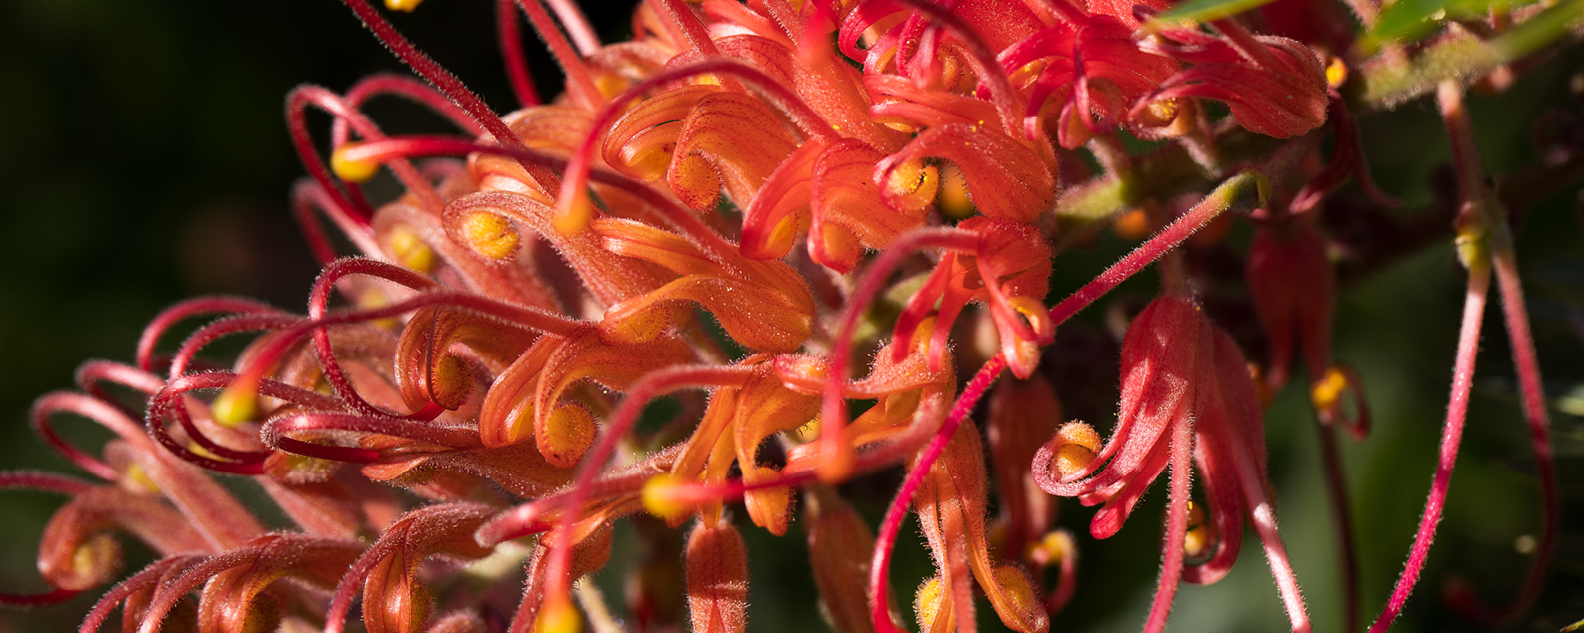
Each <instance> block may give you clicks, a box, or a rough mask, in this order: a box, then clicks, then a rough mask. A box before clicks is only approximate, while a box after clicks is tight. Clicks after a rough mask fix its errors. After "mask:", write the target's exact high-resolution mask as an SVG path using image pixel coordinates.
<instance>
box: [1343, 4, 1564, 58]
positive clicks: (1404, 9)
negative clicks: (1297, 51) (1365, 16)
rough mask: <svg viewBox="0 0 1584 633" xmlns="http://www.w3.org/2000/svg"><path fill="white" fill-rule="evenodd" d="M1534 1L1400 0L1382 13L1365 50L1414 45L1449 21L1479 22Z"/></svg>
mask: <svg viewBox="0 0 1584 633" xmlns="http://www.w3.org/2000/svg"><path fill="white" fill-rule="evenodd" d="M1533 1H1534V0H1397V1H1396V2H1393V3H1391V4H1390V5H1387V6H1386V8H1384V9H1382V10H1381V14H1380V19H1379V20H1377V21H1376V22H1375V28H1374V29H1372V30H1371V31H1370V32H1369V34H1367V35H1366V36H1365V46H1367V47H1371V48H1373V47H1374V46H1376V45H1379V44H1380V43H1382V42H1385V41H1388V40H1400V41H1403V42H1412V41H1414V40H1417V39H1419V38H1421V37H1424V36H1426V35H1428V34H1430V32H1432V31H1434V30H1435V29H1436V28H1437V27H1439V26H1441V24H1442V23H1444V22H1445V21H1446V20H1448V19H1478V18H1483V17H1486V16H1488V15H1490V13H1491V11H1492V10H1493V9H1511V8H1513V7H1520V6H1523V5H1526V4H1532V3H1533Z"/></svg>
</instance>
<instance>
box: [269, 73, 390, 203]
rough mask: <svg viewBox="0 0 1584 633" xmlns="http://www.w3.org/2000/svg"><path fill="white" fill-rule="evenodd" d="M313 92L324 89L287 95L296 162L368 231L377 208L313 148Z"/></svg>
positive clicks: (299, 90) (303, 89) (288, 128)
mask: <svg viewBox="0 0 1584 633" xmlns="http://www.w3.org/2000/svg"><path fill="white" fill-rule="evenodd" d="M310 89H312V90H323V88H319V87H318V86H299V87H298V88H297V89H295V90H292V91H291V92H290V93H287V95H286V132H287V134H288V135H289V136H291V142H292V148H293V149H295V150H297V160H300V161H302V164H303V167H305V168H307V169H308V175H309V176H310V177H312V178H313V179H314V182H317V183H319V187H320V188H322V189H324V192H325V195H328V196H330V200H331V201H332V202H333V203H334V206H335V207H337V208H341V209H346V210H347V215H348V217H350V218H351V219H352V220H353V221H354V222H356V223H357V225H358V226H359V227H362V228H363V230H367V229H368V226H369V220H370V218H372V217H374V209H373V208H372V207H370V206H369V203H368V200H366V199H364V197H363V194H362V191H361V190H359V189H358V188H357V186H356V185H352V184H349V183H342V182H340V181H339V180H337V179H336V177H335V175H334V174H332V173H330V167H329V166H327V165H325V162H324V159H323V158H321V157H320V156H319V150H318V148H316V147H314V140H313V134H312V133H311V132H309V131H308V117H307V114H308V103H309V99H308V93H307V92H306V91H307V90H310ZM333 114H334V113H332V115H333Z"/></svg>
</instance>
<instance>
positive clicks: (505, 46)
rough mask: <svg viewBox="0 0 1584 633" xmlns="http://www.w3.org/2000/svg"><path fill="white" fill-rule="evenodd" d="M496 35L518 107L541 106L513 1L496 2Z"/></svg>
mask: <svg viewBox="0 0 1584 633" xmlns="http://www.w3.org/2000/svg"><path fill="white" fill-rule="evenodd" d="M495 34H496V37H497V38H498V39H499V40H500V49H501V57H502V58H504V59H505V60H506V79H507V80H508V81H510V82H511V87H512V94H513V95H515V96H516V97H517V105H519V106H522V107H524V108H527V107H532V106H536V105H539V104H540V103H541V101H540V99H539V91H538V90H536V89H535V88H534V85H533V75H532V74H530V73H529V72H528V58H527V57H526V56H524V55H523V47H522V33H521V31H520V30H519V28H518V26H517V10H516V7H515V5H514V4H513V1H512V0H495Z"/></svg>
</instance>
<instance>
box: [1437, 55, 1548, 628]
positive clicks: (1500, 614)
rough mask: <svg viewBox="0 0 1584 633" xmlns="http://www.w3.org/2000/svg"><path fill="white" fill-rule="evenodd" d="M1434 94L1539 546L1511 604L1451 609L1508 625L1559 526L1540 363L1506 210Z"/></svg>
mask: <svg viewBox="0 0 1584 633" xmlns="http://www.w3.org/2000/svg"><path fill="white" fill-rule="evenodd" d="M1436 96H1437V101H1438V103H1439V104H1440V106H1441V115H1442V118H1443V119H1444V120H1445V121H1446V127H1447V133H1448V136H1449V138H1450V140H1451V142H1452V151H1453V156H1454V160H1455V162H1456V163H1457V170H1458V176H1459V181H1460V182H1461V183H1462V185H1463V188H1464V196H1465V198H1467V199H1468V200H1470V201H1472V202H1474V203H1475V204H1474V209H1475V211H1477V212H1478V213H1479V214H1480V217H1479V223H1480V225H1481V228H1483V229H1484V231H1485V233H1486V235H1487V236H1488V238H1487V241H1488V244H1489V253H1490V254H1489V263H1490V265H1493V267H1494V269H1495V273H1496V284H1497V289H1498V290H1499V291H1500V293H1501V304H1502V316H1503V317H1504V321H1505V323H1506V326H1507V338H1508V342H1509V343H1510V344H1511V345H1512V355H1513V366H1514V368H1515V369H1516V370H1517V372H1518V388H1519V391H1520V396H1521V402H1522V407H1523V414H1524V419H1525V421H1526V422H1527V424H1528V427H1529V438H1530V443H1531V445H1532V446H1533V449H1534V453H1535V467H1536V470H1537V471H1538V475H1539V478H1540V493H1541V497H1542V504H1543V510H1542V512H1543V519H1542V521H1543V526H1542V531H1541V536H1540V543H1539V548H1538V550H1537V551H1536V553H1535V557H1534V560H1533V561H1532V562H1531V563H1530V567H1529V573H1528V575H1527V576H1526V577H1525V578H1524V583H1523V585H1522V587H1521V588H1520V589H1519V591H1518V595H1517V597H1516V598H1515V599H1514V601H1513V604H1512V605H1510V606H1509V607H1507V608H1506V609H1503V610H1492V609H1490V608H1489V607H1486V606H1485V605H1483V604H1478V602H1477V600H1475V602H1476V604H1473V605H1457V606H1460V607H1461V610H1463V611H1465V613H1466V614H1467V615H1470V616H1472V617H1474V618H1475V619H1478V620H1482V621H1484V622H1485V623H1489V624H1493V625H1498V626H1500V625H1506V624H1511V623H1512V622H1513V621H1514V620H1516V619H1517V618H1518V617H1520V616H1522V615H1523V614H1524V613H1526V612H1528V610H1529V609H1530V608H1531V607H1532V606H1534V602H1535V600H1536V599H1537V598H1538V597H1539V593H1540V588H1541V585H1542V584H1544V580H1545V573H1546V568H1547V567H1548V566H1549V564H1550V561H1551V557H1552V556H1553V555H1554V553H1555V551H1556V540H1557V531H1558V529H1559V528H1560V522H1561V518H1560V511H1561V508H1560V501H1559V499H1558V495H1557V474H1556V463H1555V456H1554V453H1553V450H1552V447H1551V437H1550V425H1551V422H1550V417H1549V414H1548V413H1547V412H1546V403H1545V388H1544V386H1543V383H1542V381H1541V378H1540V362H1539V359H1538V357H1537V355H1536V353H1535V345H1534V336H1533V334H1532V333H1531V332H1530V329H1529V313H1528V310H1527V308H1526V307H1525V305H1524V295H1523V284H1522V282H1521V280H1520V278H1519V276H1518V258H1517V253H1516V252H1515V249H1514V246H1513V236H1512V231H1511V229H1510V228H1509V227H1508V224H1507V218H1506V210H1505V209H1504V208H1502V207H1501V203H1500V202H1499V201H1498V200H1497V198H1496V195H1495V192H1493V191H1491V190H1490V188H1489V187H1488V186H1487V185H1486V184H1485V171H1484V165H1483V162H1482V160H1481V159H1480V154H1479V147H1478V145H1476V144H1475V141H1474V130H1473V126H1472V125H1471V124H1470V122H1469V118H1468V111H1467V110H1466V109H1465V108H1464V106H1463V91H1462V89H1461V88H1459V87H1457V86H1455V85H1453V84H1451V83H1443V84H1441V86H1440V87H1439V89H1438V90H1437V93H1436ZM1470 598H1471V599H1472V598H1473V596H1472V595H1471V596H1470Z"/></svg>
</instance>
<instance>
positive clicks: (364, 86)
mask: <svg viewBox="0 0 1584 633" xmlns="http://www.w3.org/2000/svg"><path fill="white" fill-rule="evenodd" d="M379 95H391V96H397V97H401V98H403V99H406V100H408V101H411V102H413V103H416V104H418V105H421V106H424V107H426V108H429V109H430V110H433V111H434V112H435V114H439V115H440V116H442V117H445V119H446V120H447V121H450V122H451V124H452V125H455V126H457V128H459V129H461V130H462V131H464V132H467V133H468V134H472V135H474V136H477V135H480V134H483V133H484V128H483V127H480V126H479V124H478V121H474V120H473V117H470V116H468V113H467V111H466V110H463V109H462V108H460V107H458V106H457V104H455V103H452V102H451V100H450V99H447V98H446V97H445V95H443V94H440V93H438V92H435V89H434V87H433V86H430V85H429V84H426V83H424V82H422V81H418V80H417V79H414V78H412V77H409V76H407V75H398V74H394V73H379V74H376V75H370V76H368V77H364V78H362V79H360V80H358V82H357V83H355V84H352V88H351V89H350V90H347V92H346V96H344V97H342V99H344V100H345V101H346V103H347V105H348V106H351V107H353V108H357V109H361V108H362V107H363V104H364V103H365V102H367V101H368V100H369V99H370V98H372V97H376V96H379ZM347 123H348V121H347V120H346V119H339V118H338V119H336V120H335V121H333V122H331V124H330V126H331V134H330V136H331V140H332V141H334V142H335V144H336V145H340V144H342V143H345V142H347V131H346V128H347Z"/></svg>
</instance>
